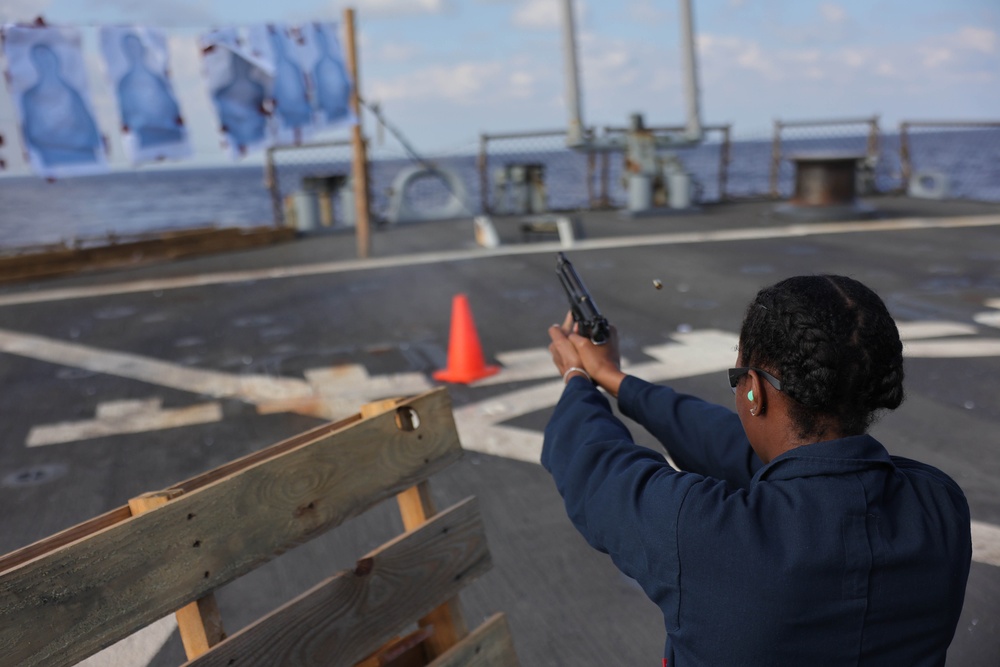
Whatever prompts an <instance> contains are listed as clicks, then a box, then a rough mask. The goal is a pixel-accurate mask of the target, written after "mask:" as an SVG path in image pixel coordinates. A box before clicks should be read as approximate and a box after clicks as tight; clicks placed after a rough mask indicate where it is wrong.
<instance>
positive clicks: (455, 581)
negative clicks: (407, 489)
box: [186, 498, 491, 667]
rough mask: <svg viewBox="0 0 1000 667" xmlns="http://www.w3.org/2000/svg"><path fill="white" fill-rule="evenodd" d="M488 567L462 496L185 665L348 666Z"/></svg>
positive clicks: (480, 533) (471, 508) (472, 503)
mask: <svg viewBox="0 0 1000 667" xmlns="http://www.w3.org/2000/svg"><path fill="white" fill-rule="evenodd" d="M490 565H491V562H490V555H489V549H488V547H487V544H486V534H485V531H484V528H483V524H482V520H481V519H480V517H479V508H478V503H477V502H476V499H475V498H469V499H467V500H465V501H463V502H462V503H459V504H458V505H456V506H454V507H453V508H451V509H449V510H448V511H447V512H442V513H441V514H440V515H438V516H437V517H435V518H434V520H433V521H431V522H429V523H426V524H424V525H423V526H421V527H420V528H418V529H417V530H415V531H410V532H408V533H406V534H404V535H402V536H400V537H398V538H396V539H395V540H393V541H391V542H389V543H387V544H385V545H383V546H382V547H380V548H379V549H378V550H376V551H375V552H373V553H371V554H369V555H368V556H366V557H365V558H362V559H361V560H359V561H358V565H357V567H356V568H355V569H354V570H353V571H346V572H342V573H340V574H338V575H337V576H335V577H332V578H331V579H328V580H327V581H325V582H323V583H321V584H319V585H318V586H316V587H315V588H313V589H312V590H310V591H308V592H307V593H305V594H303V595H302V596H300V597H298V598H296V599H295V600H293V601H292V602H290V603H288V604H287V605H285V606H283V607H281V608H280V609H278V610H276V611H275V612H272V613H271V614H270V615H268V616H266V617H264V618H263V619H261V620H260V621H258V622H257V623H254V624H253V625H251V626H249V627H248V628H246V629H244V630H241V631H240V632H238V633H236V634H235V635H233V636H232V637H230V638H229V639H227V640H225V641H224V642H222V643H221V644H219V645H218V646H216V647H215V648H213V649H212V650H211V651H209V652H208V653H206V654H205V655H204V656H202V657H200V658H198V659H197V660H192V661H190V662H188V663H187V664H186V667H228V666H229V665H239V666H240V667H253V666H260V667H273V666H274V665H296V666H297V667H313V666H315V667H320V666H322V667H338V666H343V667H350V666H351V665H354V664H356V663H357V662H358V661H359V660H361V659H362V658H364V657H365V656H368V655H370V654H371V652H372V651H373V650H374V649H375V648H376V647H378V646H381V645H382V644H383V643H384V642H385V641H386V640H387V639H389V638H391V637H393V636H395V635H397V634H399V632H400V631H401V630H403V629H405V628H406V627H407V626H408V625H409V624H411V623H412V622H413V619H414V618H416V617H417V616H420V615H421V614H423V613H426V612H427V610H429V609H431V608H433V607H434V606H435V605H438V604H440V603H441V601H442V600H445V599H447V598H449V597H452V596H454V595H455V594H456V593H457V592H458V591H459V590H460V589H461V587H462V586H464V585H466V584H467V583H469V582H470V581H472V580H473V579H475V578H476V577H478V576H479V575H481V574H483V573H484V572H486V571H487V570H488V569H489V568H490Z"/></svg>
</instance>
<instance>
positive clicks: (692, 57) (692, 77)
mask: <svg viewBox="0 0 1000 667" xmlns="http://www.w3.org/2000/svg"><path fill="white" fill-rule="evenodd" d="M680 24H681V59H682V62H683V64H684V96H685V98H686V102H687V118H686V121H685V122H686V125H685V134H686V135H687V137H686V138H687V139H690V140H694V141H698V140H700V139H701V137H702V127H701V105H700V101H699V92H698V61H697V56H696V52H695V39H694V12H692V11H691V0H680Z"/></svg>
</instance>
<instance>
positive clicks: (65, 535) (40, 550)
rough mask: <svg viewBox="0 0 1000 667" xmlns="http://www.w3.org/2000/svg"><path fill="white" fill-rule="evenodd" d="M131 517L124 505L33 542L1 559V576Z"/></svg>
mask: <svg viewBox="0 0 1000 667" xmlns="http://www.w3.org/2000/svg"><path fill="white" fill-rule="evenodd" d="M131 517H132V512H131V511H130V510H129V508H128V507H127V506H125V505H123V506H121V507H116V508H115V509H113V510H111V511H110V512H105V513H104V514H101V515H100V516H96V517H94V518H93V519H89V520H87V521H85V522H83V523H79V524H77V525H75V526H73V527H71V528H67V529H66V530H63V531H60V532H58V533H56V534H55V535H51V536H49V537H46V538H45V539H42V540H39V541H37V542H33V543H31V544H29V545H28V546H25V547H21V548H20V549H18V550H16V551H11V552H10V553H8V554H6V555H5V556H2V557H0V576H2V575H3V573H5V572H6V571H7V570H12V569H14V568H15V567H17V566H18V565H22V564H24V563H27V562H28V561H29V560H33V559H35V558H39V557H40V556H44V555H45V554H47V553H49V552H51V551H55V550H56V549H59V548H62V547H64V546H66V545H67V544H70V543H72V542H76V541H77V540H80V539H84V538H87V537H90V536H91V535H93V534H94V533H97V532H100V531H102V530H104V529H105V528H108V527H109V526H113V525H115V524H116V523H121V522H122V521H125V520H126V519H129V518H131Z"/></svg>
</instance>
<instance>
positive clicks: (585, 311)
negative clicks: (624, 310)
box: [556, 253, 611, 345]
mask: <svg viewBox="0 0 1000 667" xmlns="http://www.w3.org/2000/svg"><path fill="white" fill-rule="evenodd" d="M556 273H558V274H559V282H561V283H562V286H563V289H564V290H566V298H568V299H569V307H570V310H571V311H572V312H573V321H574V322H576V332H577V333H578V334H580V335H581V336H586V337H587V338H589V339H590V342H592V343H593V344H594V345H604V344H605V343H607V342H608V339H609V338H610V336H611V328H610V326H609V325H608V320H607V319H606V318H605V317H604V315H601V311H599V310H597V304H595V303H594V299H593V297H591V296H590V292H588V291H587V288H586V286H584V284H583V281H582V280H580V276H579V274H577V272H576V269H574V268H573V265H572V264H570V261H569V260H568V259H566V255H564V254H563V253H559V261H558V262H557V263H556Z"/></svg>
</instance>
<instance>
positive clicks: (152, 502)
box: [128, 490, 226, 660]
mask: <svg viewBox="0 0 1000 667" xmlns="http://www.w3.org/2000/svg"><path fill="white" fill-rule="evenodd" d="M180 494H181V492H180V491H177V490H167V491H156V492H154V493H145V494H143V495H141V496H138V497H137V498H132V499H131V500H129V501H128V507H129V509H130V510H132V516H138V515H140V514H143V513H145V512H148V511H150V510H152V509H155V508H157V507H160V506H161V505H166V504H167V502H168V501H170V500H172V499H173V498H176V497H177V496H179V495H180ZM176 616H177V628H178V629H179V630H180V634H181V642H183V644H184V653H185V654H187V658H188V660H194V659H195V658H197V657H198V656H200V655H203V654H205V653H208V649H210V648H212V647H213V646H215V645H216V644H218V643H219V642H221V641H222V640H223V639H225V638H226V632H225V630H223V628H222V615H221V614H220V613H219V605H218V603H217V602H216V601H215V594H214V593H209V594H208V595H206V596H205V597H203V598H201V599H199V600H195V601H194V602H192V603H190V604H188V605H186V606H184V607H182V608H180V609H178V610H177V612H176Z"/></svg>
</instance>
